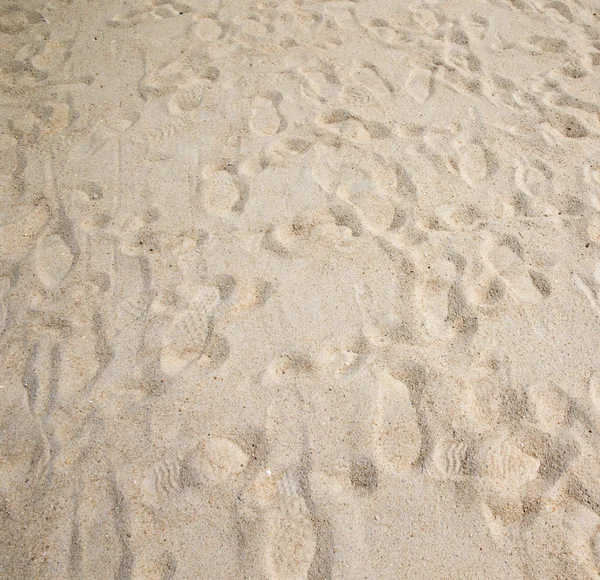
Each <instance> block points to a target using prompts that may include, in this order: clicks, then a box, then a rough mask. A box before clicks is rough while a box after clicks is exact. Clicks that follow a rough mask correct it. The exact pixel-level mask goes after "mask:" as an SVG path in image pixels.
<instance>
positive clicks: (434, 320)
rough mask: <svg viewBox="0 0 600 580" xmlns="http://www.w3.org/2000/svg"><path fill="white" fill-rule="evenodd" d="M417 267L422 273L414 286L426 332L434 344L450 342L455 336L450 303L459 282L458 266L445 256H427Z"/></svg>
mask: <svg viewBox="0 0 600 580" xmlns="http://www.w3.org/2000/svg"><path fill="white" fill-rule="evenodd" d="M416 263H417V264H418V265H419V266H420V267H421V269H422V270H423V273H422V275H421V277H420V280H419V282H418V283H417V284H416V286H415V298H416V303H417V307H418V309H419V311H420V312H421V314H422V316H423V323H424V326H425V330H426V331H427V333H428V335H429V336H430V337H431V339H432V340H448V339H450V338H452V337H453V336H454V334H455V329H454V328H453V325H452V320H451V318H452V316H451V314H452V312H451V309H452V303H451V299H452V288H453V286H454V284H455V282H456V280H457V279H458V270H457V267H456V264H455V263H454V262H452V261H451V260H450V259H448V258H446V257H443V256H437V257H432V256H427V255H423V256H420V257H419V258H418V259H417V260H416ZM426 264H427V267H426V268H425V265H426Z"/></svg>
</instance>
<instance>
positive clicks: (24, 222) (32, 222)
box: [0, 206, 48, 259]
mask: <svg viewBox="0 0 600 580" xmlns="http://www.w3.org/2000/svg"><path fill="white" fill-rule="evenodd" d="M14 213H15V215H14V216H12V219H10V221H8V223H4V224H2V225H0V257H2V258H3V259H21V258H22V257H23V256H24V255H25V254H26V253H27V252H28V251H29V250H30V248H31V246H32V245H33V243H34V242H35V238H36V236H37V235H38V233H39V232H40V231H41V229H42V226H43V225H44V223H46V220H47V219H48V213H47V211H46V209H44V208H43V207H39V206H38V207H31V206H21V207H18V208H17V210H16V211H15V212H14Z"/></svg>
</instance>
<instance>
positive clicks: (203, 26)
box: [193, 18, 223, 42]
mask: <svg viewBox="0 0 600 580" xmlns="http://www.w3.org/2000/svg"><path fill="white" fill-rule="evenodd" d="M193 31H194V34H195V35H196V37H197V38H199V39H200V40H203V41H204V42H214V41H215V40H219V38H221V35H222V34H223V28H222V27H221V25H220V24H219V22H217V21H216V20H215V19H214V18H200V19H198V21H197V22H196V24H195V25H194V28H193Z"/></svg>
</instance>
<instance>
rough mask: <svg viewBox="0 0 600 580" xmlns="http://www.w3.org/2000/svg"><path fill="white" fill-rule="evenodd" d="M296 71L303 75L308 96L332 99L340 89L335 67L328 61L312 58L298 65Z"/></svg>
mask: <svg viewBox="0 0 600 580" xmlns="http://www.w3.org/2000/svg"><path fill="white" fill-rule="evenodd" d="M298 72H299V73H300V74H301V75H302V76H303V77H304V80H305V83H306V86H305V94H306V96H308V97H313V98H314V97H317V99H318V100H320V101H332V100H334V99H336V98H337V97H338V95H339V94H340V91H341V90H342V87H341V85H340V82H339V79H338V76H337V74H336V71H335V68H334V67H333V65H331V64H330V63H327V62H322V61H319V60H312V61H309V62H308V63H305V64H303V65H301V66H300V67H298ZM306 90H308V92H306Z"/></svg>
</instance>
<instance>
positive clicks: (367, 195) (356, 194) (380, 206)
mask: <svg viewBox="0 0 600 580" xmlns="http://www.w3.org/2000/svg"><path fill="white" fill-rule="evenodd" d="M337 195H338V197H339V198H340V199H343V200H345V201H347V202H348V203H350V204H351V205H352V206H353V207H354V208H355V209H356V210H357V211H358V213H359V215H360V217H361V218H362V221H363V222H364V224H365V225H366V227H367V228H368V229H369V230H370V231H371V232H373V233H374V234H382V233H384V232H386V231H387V230H388V229H389V228H390V226H391V225H392V222H393V221H394V217H395V214H396V212H395V208H394V206H393V205H392V203H391V202H390V201H389V199H387V198H386V197H385V196H384V194H383V192H381V191H380V190H379V188H378V187H377V185H376V184H375V183H373V182H372V181H371V180H370V179H368V178H367V177H366V176H358V175H357V176H356V178H355V179H353V180H351V181H347V182H344V183H343V184H342V185H341V186H340V187H339V189H338V191H337Z"/></svg>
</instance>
